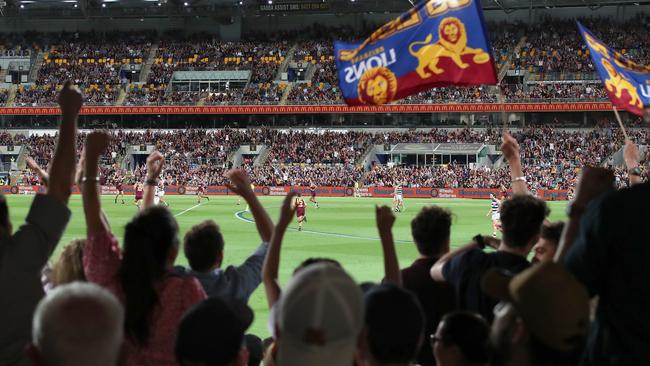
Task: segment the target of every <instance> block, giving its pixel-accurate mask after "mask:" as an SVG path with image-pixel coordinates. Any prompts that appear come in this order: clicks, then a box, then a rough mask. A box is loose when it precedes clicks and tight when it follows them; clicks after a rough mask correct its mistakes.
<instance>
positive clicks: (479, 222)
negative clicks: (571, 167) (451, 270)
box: [7, 196, 566, 337]
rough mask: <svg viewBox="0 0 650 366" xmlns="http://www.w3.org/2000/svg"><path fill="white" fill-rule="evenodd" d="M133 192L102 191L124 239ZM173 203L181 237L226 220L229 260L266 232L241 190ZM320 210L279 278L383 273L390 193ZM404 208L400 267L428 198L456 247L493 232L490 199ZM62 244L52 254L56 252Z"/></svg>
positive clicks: (75, 206)
mask: <svg viewBox="0 0 650 366" xmlns="http://www.w3.org/2000/svg"><path fill="white" fill-rule="evenodd" d="M7 198H8V201H9V205H10V210H11V219H12V223H13V225H14V227H18V226H19V225H20V224H21V222H22V221H23V220H24V218H25V216H26V214H27V210H28V209H29V205H30V204H31V201H32V196H8V197H7ZM131 199H132V197H127V205H121V204H117V205H116V204H114V203H113V198H112V197H109V196H104V197H103V199H102V204H103V209H104V211H105V212H106V214H107V216H108V218H109V220H110V223H111V226H112V228H113V232H114V233H115V234H116V236H117V237H118V238H120V239H121V238H122V236H123V232H124V225H125V223H126V222H127V221H128V220H129V219H130V218H131V217H132V216H133V214H134V213H135V212H136V208H135V207H134V206H133V205H130V204H128V203H130V202H131ZM166 199H167V201H168V202H169V203H170V210H171V211H172V213H173V214H174V215H176V219H177V220H178V223H179V225H180V231H181V238H182V235H184V233H185V231H186V230H187V229H188V228H189V227H191V226H192V225H194V224H196V223H198V222H200V221H202V220H204V219H213V220H215V221H216V222H217V223H218V224H219V225H220V226H221V230H222V233H223V235H224V238H225V241H226V246H225V265H229V264H239V263H241V262H242V261H243V260H244V259H245V258H246V257H247V256H248V255H249V254H250V253H252V251H253V250H254V249H255V248H256V247H257V246H258V245H259V243H260V239H259V236H258V235H257V232H256V230H255V225H254V224H253V223H251V221H250V219H251V216H250V214H248V213H240V215H239V217H238V215H237V212H239V211H241V210H243V209H244V206H237V205H236V202H237V198H236V197H224V196H222V197H211V199H210V201H209V202H205V201H204V203H203V204H201V205H199V206H197V205H196V198H195V197H194V196H168V197H166ZM260 199H261V201H262V203H263V205H264V206H265V207H266V208H267V210H268V211H269V213H270V215H271V217H272V218H274V219H275V218H276V217H277V215H278V212H279V208H280V204H281V202H282V198H281V197H261V198H260ZM319 201H320V203H321V208H320V209H315V208H313V206H311V205H310V206H309V207H308V209H307V217H308V222H307V223H306V224H305V231H303V232H298V231H297V230H296V229H295V228H296V226H295V222H294V225H292V228H293V229H291V230H290V232H288V233H287V235H286V236H285V242H284V246H283V251H282V262H281V265H280V277H281V282H282V283H283V284H284V283H286V282H287V280H288V279H289V277H290V276H291V273H292V271H293V269H294V268H295V267H296V265H298V264H299V263H300V262H301V261H303V260H304V259H306V258H308V257H314V256H318V257H331V258H334V259H337V260H338V261H340V262H341V263H342V264H343V266H344V267H345V268H346V269H347V270H348V271H349V272H350V273H351V274H352V275H353V276H354V278H355V279H356V280H357V281H358V282H362V281H377V280H379V279H381V278H382V277H383V265H382V258H381V248H380V245H379V241H378V239H377V229H376V226H375V222H374V206H375V205H378V204H386V205H390V203H391V199H390V198H384V199H379V198H358V199H357V198H322V197H321V198H319ZM405 204H406V211H405V212H402V213H398V214H397V221H396V223H395V227H394V231H393V232H394V236H395V240H396V245H397V253H398V257H399V261H400V265H401V266H402V267H404V266H407V265H408V264H410V263H411V261H413V259H415V258H416V256H417V252H416V249H415V246H414V245H413V244H412V242H411V235H410V221H411V219H412V217H413V216H415V214H416V213H417V212H418V211H419V210H420V209H421V208H422V207H423V206H425V205H432V204H436V205H440V206H443V207H446V208H449V209H450V210H451V211H452V213H453V214H454V215H455V218H454V221H453V225H452V235H451V241H452V246H453V247H456V246H459V245H462V244H464V243H466V242H467V241H468V240H470V238H472V237H473V236H474V235H476V234H477V233H484V234H491V230H492V224H491V221H490V219H489V217H486V216H485V215H486V213H487V211H488V209H489V206H490V205H489V201H484V200H461V199H455V200H450V199H438V200H434V199H407V200H406V201H405ZM549 205H550V207H551V210H552V212H551V217H550V219H551V220H558V219H562V218H563V217H564V208H565V206H566V203H565V202H549ZM70 207H71V209H72V212H73V217H72V220H71V222H70V224H69V225H68V228H67V230H66V232H65V235H64V236H63V240H62V243H66V242H68V241H69V240H71V239H74V238H83V237H84V236H85V220H84V218H83V212H82V207H81V199H80V197H79V196H73V197H72V199H71V201H70ZM62 247H63V245H59V247H58V248H57V250H56V252H55V253H54V256H57V255H58V253H59V251H60V249H61V248H62ZM177 263H178V264H184V265H185V264H187V261H186V260H185V258H184V256H183V254H182V251H181V254H180V255H179V257H178V259H177ZM249 304H250V306H251V307H252V308H253V310H254V311H255V315H256V318H255V322H254V323H253V326H252V328H251V329H250V332H251V333H254V334H257V335H259V336H261V337H266V336H267V335H268V330H267V326H266V324H267V320H268V310H267V307H266V300H265V297H264V291H263V289H262V286H260V287H259V288H258V290H257V291H256V292H255V293H254V294H253V296H252V297H251V300H250V303H249Z"/></svg>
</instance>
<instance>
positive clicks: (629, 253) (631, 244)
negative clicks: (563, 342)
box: [556, 168, 650, 366]
mask: <svg viewBox="0 0 650 366" xmlns="http://www.w3.org/2000/svg"><path fill="white" fill-rule="evenodd" d="M612 188H613V177H612V173H611V171H607V170H604V169H596V168H586V169H585V170H584V171H583V173H582V177H581V178H580V182H579V183H578V187H577V190H576V197H575V200H574V202H573V203H572V204H571V206H570V208H569V211H568V213H569V221H568V223H567V228H566V230H565V231H564V233H563V237H562V240H561V242H560V249H559V250H558V255H557V256H556V258H560V259H562V260H563V262H564V265H565V266H566V268H567V269H568V270H569V271H570V272H571V273H573V275H575V276H576V278H577V279H578V280H579V281H580V282H581V283H582V284H583V285H585V287H586V288H587V290H588V291H589V295H590V296H591V297H596V296H598V297H599V301H598V306H597V309H596V319H595V322H594V325H593V330H592V332H591V333H590V335H589V343H588V349H587V357H586V361H585V364H586V365H614V366H618V365H648V364H650V354H649V353H648V345H649V344H650V338H648V335H649V334H650V318H649V317H648V316H647V309H648V307H650V296H648V290H647V289H648V287H647V283H646V279H647V278H649V277H650V267H649V266H648V264H647V261H646V260H647V258H649V257H650V246H648V235H650V226H649V225H648V222H649V219H650V208H649V207H648V205H647V199H648V197H650V183H648V182H646V183H642V184H638V185H635V186H633V187H631V188H628V189H623V190H620V191H613V190H612ZM602 192H607V193H605V194H601V193H602ZM564 253H566V256H565V257H564V258H563V254H564Z"/></svg>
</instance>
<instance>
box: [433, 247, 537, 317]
mask: <svg viewBox="0 0 650 366" xmlns="http://www.w3.org/2000/svg"><path fill="white" fill-rule="evenodd" d="M529 266H530V263H529V262H528V261H527V260H526V258H524V257H521V256H518V255H515V254H512V253H507V252H502V251H496V252H492V253H486V252H484V251H482V250H481V249H478V248H475V249H471V250H469V251H467V252H465V253H462V254H460V255H457V256H455V257H453V258H452V259H451V260H450V261H449V262H447V263H446V264H445V266H444V267H443V268H442V275H443V276H444V277H445V281H447V282H449V283H450V284H451V285H452V286H454V288H455V289H456V299H457V300H456V303H457V304H458V308H459V309H461V310H469V311H473V312H476V313H479V314H481V315H482V316H483V317H484V318H485V319H487V320H488V321H489V322H491V321H492V319H493V318H494V314H493V310H494V306H495V305H496V304H497V303H498V302H499V301H498V300H497V299H494V298H491V297H489V296H488V295H486V294H485V293H484V292H483V290H481V278H482V277H483V275H484V274H485V273H486V272H487V271H488V270H489V269H490V268H501V269H505V270H507V271H510V272H512V273H513V274H516V273H519V272H521V271H523V270H525V269H526V268H528V267H529Z"/></svg>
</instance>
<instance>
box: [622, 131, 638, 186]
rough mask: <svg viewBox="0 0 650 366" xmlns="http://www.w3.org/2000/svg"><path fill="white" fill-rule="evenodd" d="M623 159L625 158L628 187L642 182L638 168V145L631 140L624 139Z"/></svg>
mask: <svg viewBox="0 0 650 366" xmlns="http://www.w3.org/2000/svg"><path fill="white" fill-rule="evenodd" d="M623 160H625V167H626V168H627V175H628V177H629V179H630V187H631V186H633V185H635V184H639V183H643V179H641V175H640V174H641V171H640V170H639V160H640V157H639V147H638V146H636V144H635V143H634V142H632V140H625V147H624V148H623Z"/></svg>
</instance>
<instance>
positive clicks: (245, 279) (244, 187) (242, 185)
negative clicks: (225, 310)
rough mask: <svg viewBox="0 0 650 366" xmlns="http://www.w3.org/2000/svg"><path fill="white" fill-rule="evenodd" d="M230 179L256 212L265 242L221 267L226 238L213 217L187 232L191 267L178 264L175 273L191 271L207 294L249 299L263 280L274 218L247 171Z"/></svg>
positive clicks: (232, 172) (230, 185)
mask: <svg viewBox="0 0 650 366" xmlns="http://www.w3.org/2000/svg"><path fill="white" fill-rule="evenodd" d="M227 176H228V177H229V178H230V180H231V182H232V183H231V184H228V187H229V188H230V190H231V191H233V192H236V193H237V194H239V195H240V196H242V197H243V198H244V199H245V200H246V203H247V204H248V206H249V208H250V212H251V213H252V214H253V218H254V219H255V224H256V225H257V231H258V232H259V234H260V237H261V238H262V244H261V245H260V246H259V247H258V248H257V249H256V250H255V252H254V253H253V254H252V255H251V256H250V257H248V259H246V261H244V263H242V264H241V265H240V266H237V267H235V266H228V267H227V268H226V269H225V270H224V269H221V264H222V262H223V250H224V240H223V236H222V235H221V232H220V231H219V226H217V224H216V223H215V222H214V221H204V222H202V223H200V224H198V225H195V226H193V227H192V228H191V229H190V231H188V232H187V234H186V235H185V245H184V249H185V257H187V260H188V262H189V263H190V267H191V270H188V269H186V268H184V267H180V266H177V267H176V268H175V271H176V273H179V274H189V275H192V276H194V277H196V279H198V280H199V282H200V283H201V285H202V286H203V289H204V290H205V292H206V294H207V295H208V296H210V297H212V296H223V297H229V298H236V299H239V300H240V301H244V302H248V298H249V297H250V295H251V294H252V293H253V291H255V289H256V288H257V286H259V284H260V282H262V274H261V272H262V265H263V264H264V257H265V256H266V252H267V251H268V242H269V240H271V234H272V233H273V222H272V221H271V218H270V217H269V215H268V213H267V212H266V210H264V207H262V205H261V203H260V201H259V200H258V199H257V196H255V192H253V190H252V188H251V183H250V180H249V179H248V177H247V176H246V173H244V171H242V170H232V171H230V172H228V173H227Z"/></svg>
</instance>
